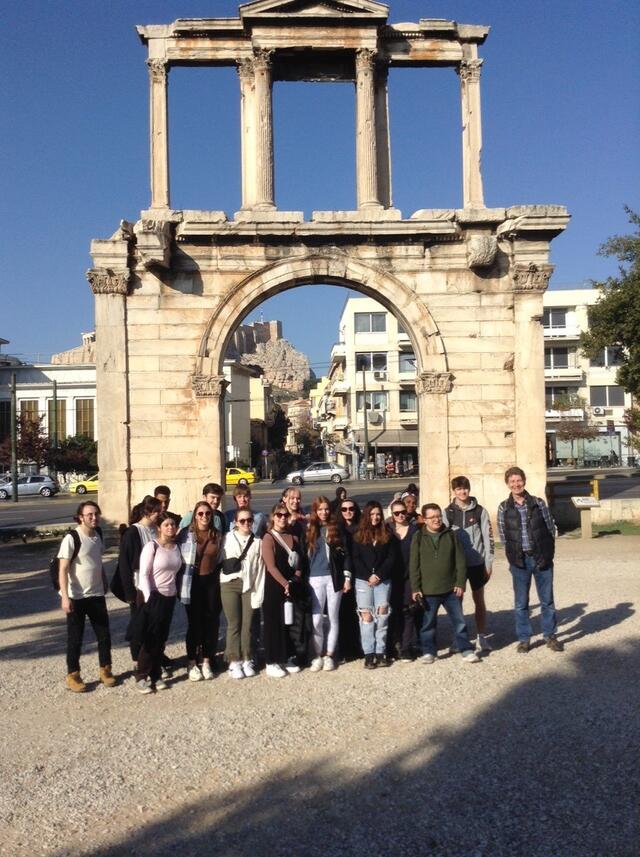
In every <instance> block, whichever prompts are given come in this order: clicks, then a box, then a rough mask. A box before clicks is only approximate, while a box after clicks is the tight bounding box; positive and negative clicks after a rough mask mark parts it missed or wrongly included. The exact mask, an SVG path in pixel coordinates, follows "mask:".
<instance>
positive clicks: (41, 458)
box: [0, 414, 51, 470]
mask: <svg viewBox="0 0 640 857" xmlns="http://www.w3.org/2000/svg"><path fill="white" fill-rule="evenodd" d="M43 420H44V417H38V418H37V419H33V417H32V416H28V415H26V414H21V415H20V416H19V417H18V425H17V454H18V461H24V462H28V463H31V462H33V463H34V464H35V465H36V467H37V468H38V470H40V468H41V467H44V465H45V464H49V461H50V456H51V443H50V441H49V438H48V436H47V433H46V432H45V430H44V429H43V427H42V422H43ZM0 464H2V465H4V466H5V467H8V466H9V465H10V464H11V438H10V437H7V438H5V439H4V441H3V442H2V443H1V444H0Z"/></svg>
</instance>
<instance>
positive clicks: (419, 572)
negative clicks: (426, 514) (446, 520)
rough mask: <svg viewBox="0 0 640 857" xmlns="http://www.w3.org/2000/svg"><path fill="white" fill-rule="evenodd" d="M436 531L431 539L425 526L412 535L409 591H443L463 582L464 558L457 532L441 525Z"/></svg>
mask: <svg viewBox="0 0 640 857" xmlns="http://www.w3.org/2000/svg"><path fill="white" fill-rule="evenodd" d="M437 535H438V538H437V540H436V543H434V540H433V539H432V538H431V535H430V534H429V532H428V531H427V528H426V526H425V527H421V529H420V530H419V531H418V532H417V533H416V534H415V536H414V537H413V541H412V542H411V553H410V556H409V578H410V580H411V591H412V592H422V594H423V595H444V594H445V593H447V592H451V591H452V590H453V589H454V587H456V586H459V587H460V588H461V589H464V587H465V585H466V582H467V562H466V560H465V556H464V549H463V547H462V545H461V544H460V540H459V539H458V536H457V535H456V533H454V531H453V530H449V529H447V528H446V527H444V526H443V527H442V528H441V529H440V532H439V533H438V534H437Z"/></svg>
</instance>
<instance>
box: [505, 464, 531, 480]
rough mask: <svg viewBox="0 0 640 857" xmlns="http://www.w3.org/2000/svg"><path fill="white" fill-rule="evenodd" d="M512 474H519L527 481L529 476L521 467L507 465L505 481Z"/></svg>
mask: <svg viewBox="0 0 640 857" xmlns="http://www.w3.org/2000/svg"><path fill="white" fill-rule="evenodd" d="M512 476H519V477H520V478H521V479H522V481H523V482H526V481H527V476H526V474H525V472H524V470H523V469H522V468H521V467H507V469H506V470H505V472H504V481H505V482H508V481H509V479H510V478H511V477H512Z"/></svg>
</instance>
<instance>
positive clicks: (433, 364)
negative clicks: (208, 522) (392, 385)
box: [194, 250, 452, 497]
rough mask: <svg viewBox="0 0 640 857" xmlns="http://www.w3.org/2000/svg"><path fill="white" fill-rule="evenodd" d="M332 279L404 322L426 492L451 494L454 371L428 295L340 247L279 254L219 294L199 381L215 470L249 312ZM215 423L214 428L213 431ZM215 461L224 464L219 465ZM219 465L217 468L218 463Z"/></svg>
mask: <svg viewBox="0 0 640 857" xmlns="http://www.w3.org/2000/svg"><path fill="white" fill-rule="evenodd" d="M313 283H327V284H330V285H337V286H343V287H347V288H351V289H354V290H356V291H358V292H361V293H363V294H365V295H367V296H368V297H372V298H374V299H375V300H377V301H379V302H380V303H381V304H382V305H383V306H384V307H385V308H387V309H388V310H389V311H390V312H391V313H393V314H394V315H395V316H396V318H398V319H399V321H400V323H401V324H402V325H403V326H404V328H405V330H406V331H407V334H408V336H409V338H410V340H411V342H412V344H413V348H414V353H415V355H416V362H417V368H418V373H417V379H416V393H417V398H418V421H419V442H418V446H419V458H420V462H421V465H420V473H421V477H420V479H421V493H422V496H423V497H426V496H427V495H428V494H429V495H431V496H434V495H437V496H447V494H448V487H449V486H448V480H449V426H448V406H447V400H448V397H447V394H448V393H449V391H450V389H451V383H452V375H451V373H450V372H449V371H448V366H447V358H446V352H445V348H444V343H443V341H442V337H441V335H440V332H439V330H438V327H437V325H436V323H435V321H434V319H433V317H432V316H431V313H430V312H429V309H428V307H427V306H426V304H425V303H424V301H423V300H422V299H421V298H420V297H419V296H416V294H415V292H414V290H413V289H411V288H410V287H409V286H407V285H406V284H405V283H403V282H402V281H401V280H400V279H398V278H397V277H396V276H394V275H393V274H391V273H389V272H388V271H383V270H381V269H380V268H376V267H373V266H371V265H368V264H366V263H364V262H362V261H361V260H360V259H357V258H353V257H350V256H347V255H346V254H344V253H341V252H340V251H338V250H332V252H331V253H326V254H323V253H310V254H307V255H304V256H298V257H295V258H288V259H286V260H279V261H277V262H274V263H273V264H270V265H267V266H265V267H263V268H261V269H260V270H259V271H256V272H254V273H252V274H250V275H249V276H247V277H245V278H244V279H243V280H241V281H240V282H239V283H237V284H236V285H235V286H233V287H232V288H231V289H229V290H228V291H227V292H226V293H225V294H224V295H222V296H221V297H220V298H219V299H218V303H217V305H216V306H215V308H214V310H213V312H212V314H211V316H210V318H209V321H208V323H207V325H206V328H205V330H204V333H203V336H202V338H201V340H200V347H199V349H198V354H197V358H196V365H195V374H194V387H195V392H196V397H197V398H198V399H199V402H200V420H201V437H202V438H203V439H204V438H205V437H208V438H209V440H210V441H211V442H213V443H214V446H215V447H216V451H214V450H213V449H212V448H211V446H210V447H209V453H208V465H207V466H208V468H209V470H211V469H213V471H214V472H215V471H219V472H220V474H222V466H223V460H224V449H223V447H222V437H220V436H217V437H215V438H214V437H213V435H216V434H217V433H218V432H219V428H218V429H216V428H215V426H216V425H217V426H219V424H220V419H221V416H222V412H221V410H220V409H221V405H222V399H223V396H224V386H225V384H224V381H223V378H222V366H223V362H224V355H225V353H226V349H227V345H228V343H229V340H230V338H231V335H232V333H233V331H234V330H235V328H236V327H237V325H238V323H239V322H240V321H241V319H242V318H244V317H245V316H246V315H247V313H249V312H251V310H252V309H254V308H255V307H256V306H258V305H259V304H260V303H262V302H263V301H264V300H266V299H267V298H269V297H272V296H273V295H275V294H278V293H280V292H283V291H287V290H289V289H292V288H296V287H298V286H303V285H309V284H313ZM212 429H213V432H212ZM214 460H215V462H216V464H215V465H214ZM216 465H217V466H216Z"/></svg>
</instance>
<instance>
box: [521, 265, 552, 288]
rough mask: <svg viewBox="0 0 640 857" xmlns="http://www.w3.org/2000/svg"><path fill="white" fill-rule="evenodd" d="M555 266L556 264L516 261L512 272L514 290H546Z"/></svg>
mask: <svg viewBox="0 0 640 857" xmlns="http://www.w3.org/2000/svg"><path fill="white" fill-rule="evenodd" d="M554 268H555V266H554V265H536V264H535V263H534V262H530V263H527V262H516V264H515V265H514V266H513V271H512V274H511V277H512V279H513V290H514V292H544V291H545V289H546V288H547V286H548V285H549V279H550V278H551V274H553V271H554Z"/></svg>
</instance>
